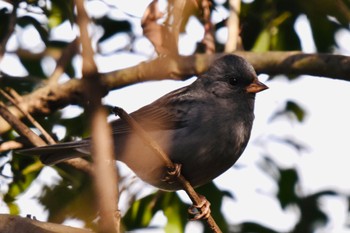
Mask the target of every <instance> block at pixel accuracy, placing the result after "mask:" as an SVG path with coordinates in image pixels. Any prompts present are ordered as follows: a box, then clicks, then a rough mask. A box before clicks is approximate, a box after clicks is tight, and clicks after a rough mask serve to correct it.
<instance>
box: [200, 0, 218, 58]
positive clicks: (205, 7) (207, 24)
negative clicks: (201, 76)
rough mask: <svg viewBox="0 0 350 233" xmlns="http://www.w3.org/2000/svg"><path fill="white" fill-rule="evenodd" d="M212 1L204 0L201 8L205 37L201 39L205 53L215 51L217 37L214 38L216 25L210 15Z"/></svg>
mask: <svg viewBox="0 0 350 233" xmlns="http://www.w3.org/2000/svg"><path fill="white" fill-rule="evenodd" d="M211 4H212V3H211V1H209V0H202V3H201V8H202V12H203V13H202V23H203V26H204V37H203V40H202V41H201V44H203V45H204V49H205V53H206V54H213V53H215V38H214V27H213V24H212V22H211V19H210V16H211V12H210V7H211Z"/></svg>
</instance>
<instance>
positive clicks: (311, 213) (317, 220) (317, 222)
mask: <svg viewBox="0 0 350 233" xmlns="http://www.w3.org/2000/svg"><path fill="white" fill-rule="evenodd" d="M327 195H336V193H335V192H334V191H321V192H318V193H315V194H312V195H310V196H307V197H305V198H302V199H300V200H299V202H298V206H299V208H300V212H301V216H300V220H299V222H298V223H297V224H296V226H295V228H294V230H293V232H295V233H299V232H314V231H315V229H317V228H318V227H320V226H324V225H325V224H326V222H327V220H328V217H327V215H326V214H325V213H324V212H323V211H322V210H320V207H319V203H318V200H319V198H320V197H322V196H327Z"/></svg>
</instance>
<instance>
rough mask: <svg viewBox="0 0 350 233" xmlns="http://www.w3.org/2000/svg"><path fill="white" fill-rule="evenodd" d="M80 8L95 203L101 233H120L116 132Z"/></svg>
mask: <svg viewBox="0 0 350 233" xmlns="http://www.w3.org/2000/svg"><path fill="white" fill-rule="evenodd" d="M76 7H77V24H78V26H79V29H80V35H81V44H82V58H83V67H82V73H83V79H82V85H83V87H84V93H83V94H84V98H85V99H86V100H87V103H88V105H86V106H85V107H86V108H85V109H87V112H88V113H89V117H90V127H91V136H92V139H91V152H92V157H93V159H94V163H93V167H94V172H93V179H94V187H95V193H96V196H95V200H96V202H97V206H98V211H99V215H100V220H99V222H98V232H103V233H117V232H119V229H120V215H119V212H118V206H117V205H118V187H117V184H118V183H117V172H116V166H115V159H114V158H115V156H114V145H113V139H112V130H111V127H110V126H109V125H108V123H107V112H106V110H105V109H104V108H103V106H102V103H101V98H102V97H103V95H104V94H103V93H104V88H103V86H102V83H101V79H100V75H99V74H98V72H97V66H96V64H95V61H94V59H93V57H94V52H93V49H92V46H91V40H90V38H89V33H88V24H89V17H88V15H87V13H86V11H85V8H84V0H76Z"/></svg>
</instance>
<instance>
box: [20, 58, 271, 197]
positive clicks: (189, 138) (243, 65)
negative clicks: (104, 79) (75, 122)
mask: <svg viewBox="0 0 350 233" xmlns="http://www.w3.org/2000/svg"><path fill="white" fill-rule="evenodd" d="M267 88H268V87H267V86H266V85H265V84H263V83H262V82H260V81H259V80H258V77H257V74H256V72H255V70H254V68H253V66H252V65H251V64H250V63H248V62H247V61H246V60H245V59H244V58H242V57H240V56H237V55H233V54H226V55H222V56H220V57H218V58H217V59H215V60H214V62H213V63H212V65H210V67H209V68H208V70H207V71H206V72H204V73H202V74H201V75H198V78H197V79H196V81H194V82H193V83H192V84H190V85H188V86H185V87H182V88H180V89H177V90H175V91H172V92H170V93H168V94H165V95H164V96H162V97H160V98H159V99H157V100H155V101H154V102H152V103H150V104H148V105H146V106H144V107H141V108H140V109H138V110H136V111H135V112H132V113H131V114H130V116H131V117H132V118H133V119H135V121H136V122H137V123H138V124H139V125H140V126H141V127H142V128H143V129H144V130H145V131H146V132H147V134H148V135H149V136H150V137H151V138H152V139H153V140H154V141H155V142H156V143H158V145H159V146H160V147H161V148H162V149H163V150H164V151H165V152H166V154H167V155H168V156H169V158H170V160H171V161H172V162H173V163H175V164H180V165H181V174H182V175H183V176H184V177H185V178H186V179H187V180H188V181H189V183H190V184H191V185H192V186H193V187H198V186H201V185H204V184H206V183H208V182H210V181H212V180H213V179H215V178H216V177H218V176H219V175H221V174H222V173H224V172H225V171H226V170H228V169H229V168H230V167H232V166H233V164H234V163H235V162H236V161H237V160H238V158H239V157H240V156H241V154H242V153H243V151H244V150H245V148H246V146H247V144H248V141H249V138H250V134H251V130H252V125H253V120H254V104H255V95H256V93H258V92H261V91H263V90H265V89H267ZM110 124H111V127H112V133H113V139H114V145H115V149H114V150H115V155H116V160H119V161H121V162H124V163H125V164H126V165H127V166H128V167H130V168H131V170H133V171H134V172H135V174H136V175H137V176H138V177H139V178H141V179H142V180H143V181H145V182H146V183H149V184H151V185H153V186H155V187H157V188H159V189H161V190H165V191H176V190H179V189H181V188H182V185H181V184H180V183H178V182H168V181H167V180H166V179H164V177H165V174H166V169H165V165H164V161H162V160H161V159H160V158H159V157H158V155H156V154H155V153H154V151H153V150H152V149H151V148H150V147H149V146H148V145H147V144H146V143H145V142H144V141H143V140H142V138H141V137H140V136H139V135H137V133H136V132H135V131H133V130H132V128H131V126H130V125H128V123H127V122H126V121H124V120H123V119H117V120H114V121H112V122H111V123H110ZM90 140H91V138H86V139H82V140H79V141H72V142H64V143H58V144H54V145H48V146H43V147H35V148H29V149H23V150H21V151H20V153H22V154H30V155H39V156H40V159H41V161H42V162H43V163H44V164H47V165H52V164H56V163H59V162H61V161H64V160H67V159H69V158H74V157H77V156H82V155H89V154H90V150H91V146H90Z"/></svg>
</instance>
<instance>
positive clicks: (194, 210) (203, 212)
mask: <svg viewBox="0 0 350 233" xmlns="http://www.w3.org/2000/svg"><path fill="white" fill-rule="evenodd" d="M200 198H201V202H200V203H199V204H198V205H192V206H191V207H190V208H188V213H189V214H190V215H193V216H194V217H193V218H191V219H190V220H200V219H207V218H209V216H210V213H211V211H210V202H209V201H208V200H207V199H206V198H205V197H204V196H200Z"/></svg>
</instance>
